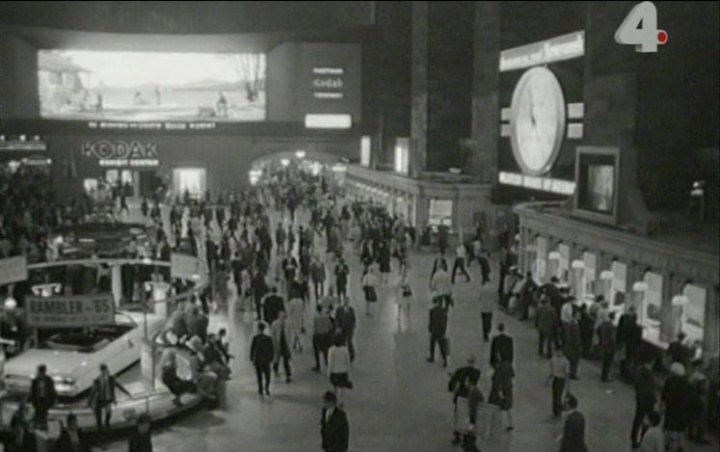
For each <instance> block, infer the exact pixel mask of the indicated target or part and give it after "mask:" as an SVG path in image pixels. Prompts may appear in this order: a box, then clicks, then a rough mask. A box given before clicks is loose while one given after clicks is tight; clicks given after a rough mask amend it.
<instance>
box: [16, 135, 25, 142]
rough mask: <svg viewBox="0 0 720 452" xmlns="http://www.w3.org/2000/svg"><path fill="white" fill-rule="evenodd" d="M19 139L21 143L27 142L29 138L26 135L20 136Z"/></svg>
mask: <svg viewBox="0 0 720 452" xmlns="http://www.w3.org/2000/svg"><path fill="white" fill-rule="evenodd" d="M18 138H19V139H20V141H25V140H27V136H25V135H20V136H19V137H18Z"/></svg>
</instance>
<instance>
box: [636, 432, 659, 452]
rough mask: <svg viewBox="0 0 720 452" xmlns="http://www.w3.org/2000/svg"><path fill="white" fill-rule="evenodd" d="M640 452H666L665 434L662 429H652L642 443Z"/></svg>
mask: <svg viewBox="0 0 720 452" xmlns="http://www.w3.org/2000/svg"><path fill="white" fill-rule="evenodd" d="M640 452H665V434H664V433H663V431H662V430H661V429H660V427H651V428H650V429H649V430H648V431H647V433H645V436H643V439H642V443H640Z"/></svg>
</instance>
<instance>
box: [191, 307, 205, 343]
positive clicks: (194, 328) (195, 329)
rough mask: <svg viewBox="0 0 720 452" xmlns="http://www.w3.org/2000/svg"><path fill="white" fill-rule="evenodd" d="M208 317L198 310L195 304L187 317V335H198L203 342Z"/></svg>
mask: <svg viewBox="0 0 720 452" xmlns="http://www.w3.org/2000/svg"><path fill="white" fill-rule="evenodd" d="M208 325H209V321H208V318H207V317H206V316H205V315H203V314H202V313H201V312H200V308H199V307H197V306H195V307H194V308H193V309H192V312H191V314H190V316H189V317H188V319H187V328H188V336H189V337H190V338H192V337H195V336H197V337H199V338H200V339H201V340H202V341H203V343H204V342H205V341H206V340H207V330H208Z"/></svg>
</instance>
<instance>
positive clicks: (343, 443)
mask: <svg viewBox="0 0 720 452" xmlns="http://www.w3.org/2000/svg"><path fill="white" fill-rule="evenodd" d="M326 413H327V408H323V410H322V418H321V419H320V432H321V434H322V448H323V450H324V451H326V452H345V451H347V450H348V447H349V444H350V426H349V424H348V419H347V415H346V414H345V412H344V411H343V410H341V409H340V408H337V407H335V408H334V409H333V413H332V414H331V415H330V419H329V420H328V419H326V417H327V416H326Z"/></svg>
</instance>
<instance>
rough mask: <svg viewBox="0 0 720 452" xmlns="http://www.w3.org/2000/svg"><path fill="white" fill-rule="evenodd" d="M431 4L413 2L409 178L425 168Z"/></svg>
mask: <svg viewBox="0 0 720 452" xmlns="http://www.w3.org/2000/svg"><path fill="white" fill-rule="evenodd" d="M429 28H430V2H413V3H412V64H411V69H410V109H411V111H410V176H411V177H417V176H418V175H419V174H420V173H421V172H423V171H425V168H426V165H427V129H428V31H429Z"/></svg>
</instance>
